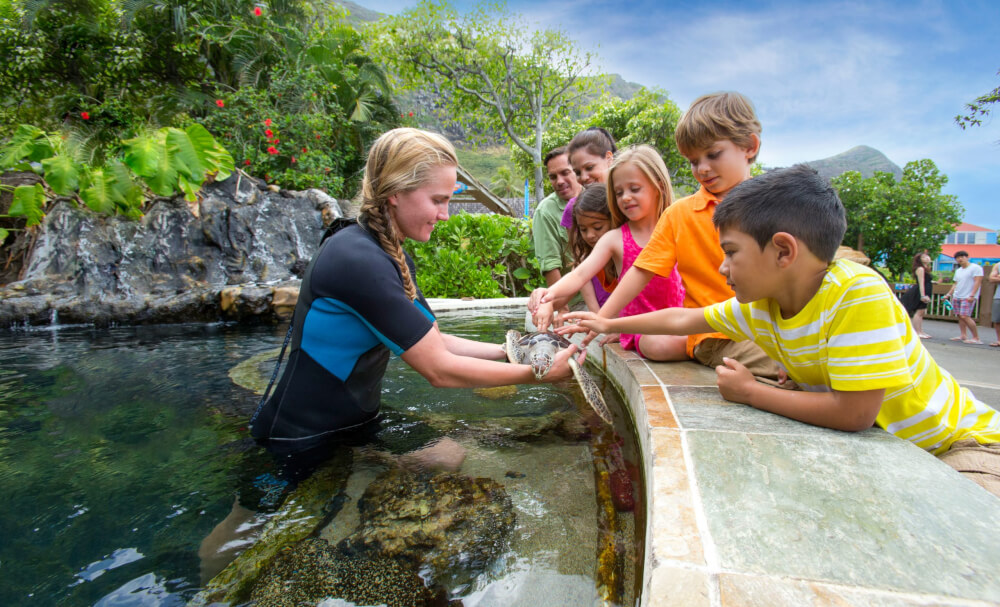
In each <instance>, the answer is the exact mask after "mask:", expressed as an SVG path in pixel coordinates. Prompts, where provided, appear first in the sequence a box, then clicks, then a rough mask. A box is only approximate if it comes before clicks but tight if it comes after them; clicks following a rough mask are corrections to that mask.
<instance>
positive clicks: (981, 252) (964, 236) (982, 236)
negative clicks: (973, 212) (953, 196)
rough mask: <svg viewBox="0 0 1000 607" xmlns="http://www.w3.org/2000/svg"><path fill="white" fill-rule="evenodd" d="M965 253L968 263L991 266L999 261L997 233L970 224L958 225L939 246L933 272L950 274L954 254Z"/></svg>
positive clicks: (999, 248)
mask: <svg viewBox="0 0 1000 607" xmlns="http://www.w3.org/2000/svg"><path fill="white" fill-rule="evenodd" d="M958 251H965V252H966V253H968V254H969V261H971V262H972V263H978V264H979V265H981V266H987V265H993V264H995V263H997V262H998V261H1000V244H997V231H996V230H991V229H989V228H984V227H981V226H975V225H972V224H971V223H960V224H958V226H957V227H956V228H955V231H954V232H952V233H951V234H948V237H947V238H945V240H944V244H943V245H941V254H940V255H938V257H937V259H935V260H934V271H935V272H951V271H953V270H954V269H955V253H957V252H958Z"/></svg>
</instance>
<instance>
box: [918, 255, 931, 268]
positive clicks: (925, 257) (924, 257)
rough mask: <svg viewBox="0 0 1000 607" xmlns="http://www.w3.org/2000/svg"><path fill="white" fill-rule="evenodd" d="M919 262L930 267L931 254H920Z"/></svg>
mask: <svg viewBox="0 0 1000 607" xmlns="http://www.w3.org/2000/svg"><path fill="white" fill-rule="evenodd" d="M920 263H922V264H924V265H925V266H927V267H930V265H931V256H930V255H921V256H920Z"/></svg>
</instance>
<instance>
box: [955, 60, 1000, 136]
mask: <svg viewBox="0 0 1000 607" xmlns="http://www.w3.org/2000/svg"><path fill="white" fill-rule="evenodd" d="M997 75H998V76H1000V71H998V72H997ZM994 103H1000V86H998V87H997V88H995V89H993V90H992V91H990V92H988V93H986V94H985V95H980V96H979V97H976V99H975V101H973V102H972V103H967V104H965V111H966V112H968V113H967V114H966V115H964V116H963V115H961V114H959V115H958V116H955V122H957V123H958V126H960V127H962V129H963V130H965V127H967V126H980V125H982V124H983V118H984V117H986V116H988V115H989V113H990V110H991V109H992V108H991V107H990V106H991V105H993V104H994Z"/></svg>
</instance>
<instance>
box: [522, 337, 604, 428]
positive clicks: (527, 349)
mask: <svg viewBox="0 0 1000 607" xmlns="http://www.w3.org/2000/svg"><path fill="white" fill-rule="evenodd" d="M570 345H571V344H570V341H569V340H568V339H566V338H565V337H563V336H562V335H558V334H556V333H553V332H552V331H538V332H535V333H528V334H527V335H524V336H522V335H521V333H520V332H519V331H515V330H513V329H511V330H510V331H507V340H506V346H505V348H504V349H505V350H506V351H507V360H509V361H510V362H512V363H522V364H528V365H531V369H532V370H533V371H534V372H535V377H536V378H538V379H541V378H542V377H544V376H545V374H546V373H548V372H549V369H550V368H551V367H552V362H553V361H554V360H555V356H556V352H558V351H559V350H561V349H563V348H568V347H570ZM569 366H570V368H571V369H573V376H574V377H575V378H576V381H577V382H578V383H579V384H580V389H581V390H582V391H583V398H584V400H586V401H587V404H588V405H590V406H591V408H593V409H594V411H595V412H596V413H597V414H598V415H599V416H600V417H601V419H603V420H604V421H606V422H607V423H609V424H610V423H611V412H610V411H608V405H607V404H606V403H605V402H604V396H603V395H601V390H600V388H598V387H597V382H595V381H594V379H593V378H592V377H590V374H589V373H587V372H586V371H584V370H583V369H582V368H581V367H580V364H579V363H578V362H576V359H574V358H570V359H569Z"/></svg>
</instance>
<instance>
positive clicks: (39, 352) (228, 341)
mask: <svg viewBox="0 0 1000 607" xmlns="http://www.w3.org/2000/svg"><path fill="white" fill-rule="evenodd" d="M484 322H485V323H486V324H484ZM517 322H518V319H515V318H507V319H503V318H501V319H499V320H498V319H496V318H494V319H491V320H488V321H484V320H483V319H468V318H465V319H452V320H449V319H447V318H446V319H443V320H442V325H443V328H444V329H445V330H448V331H450V332H453V333H456V334H459V335H464V336H467V337H478V338H484V339H490V340H493V341H496V342H498V343H499V341H500V340H501V337H502V333H503V330H504V329H505V328H507V327H509V326H516V324H517ZM283 337H284V331H283V330H282V329H276V328H270V327H268V328H263V327H259V328H247V327H235V326H224V325H181V326H159V327H131V328H113V329H102V330H97V329H92V328H72V327H70V328H59V329H48V328H46V329H35V330H30V331H25V330H22V331H13V332H4V333H2V334H0V357H2V360H3V361H4V362H3V365H2V368H0V513H2V516H0V538H2V539H0V580H2V582H0V605H5V606H7V605H9V606H14V605H129V606H130V605H137V606H138V605H143V606H148V605H182V604H184V603H185V602H186V601H187V600H188V599H190V598H191V597H192V596H193V595H194V594H195V593H196V592H197V591H198V589H199V584H200V581H199V560H198V556H197V550H198V546H199V543H200V542H201V540H202V539H203V538H204V537H205V536H206V535H207V534H208V532H209V531H211V529H212V528H213V527H214V526H215V524H216V523H218V522H219V521H220V520H222V519H223V518H224V517H225V516H226V514H228V512H229V510H230V508H231V506H232V503H233V497H234V495H235V492H236V491H238V490H239V488H240V487H245V486H246V483H247V476H248V470H252V473H253V474H257V473H260V472H262V471H264V472H266V471H267V470H268V467H269V466H270V460H269V457H268V456H267V454H266V453H264V452H263V451H262V450H260V449H257V448H256V447H254V446H253V445H252V443H249V442H248V441H247V439H246V427H245V426H246V420H247V418H248V415H249V413H250V412H251V411H252V410H253V408H254V406H255V405H256V401H257V397H256V396H254V395H253V394H251V393H249V392H247V391H246V390H244V389H242V388H239V387H237V386H235V385H234V384H233V383H232V382H231V381H230V379H229V377H228V375H227V372H228V370H229V369H230V368H232V367H233V366H234V365H236V364H237V363H239V362H240V361H242V360H244V359H246V358H247V357H249V356H251V355H253V354H256V353H258V352H262V351H266V350H270V349H273V348H275V347H276V346H278V345H280V344H281V341H282V339H283ZM383 399H384V403H385V404H387V405H389V406H393V407H397V408H399V409H401V410H406V411H410V412H412V413H414V414H416V415H419V414H420V413H421V412H426V411H449V412H451V413H453V414H455V415H459V416H463V415H466V416H469V417H470V418H471V417H475V416H479V415H482V414H483V413H484V410H485V409H489V408H491V407H502V412H503V414H504V415H528V416H530V415H539V414H544V413H546V412H549V411H551V410H553V408H561V407H567V406H570V405H569V404H568V403H569V399H568V397H567V395H566V393H565V390H559V389H553V388H550V387H541V386H540V387H532V388H527V389H525V388H522V389H521V391H520V392H519V393H518V396H517V397H516V398H511V399H508V400H506V401H503V402H502V403H500V404H497V403H496V401H485V400H484V399H482V398H479V397H476V396H475V395H474V394H473V393H472V392H471V391H465V390H436V389H433V388H431V387H430V386H429V385H428V384H427V383H426V382H425V381H423V379H422V378H420V377H419V376H418V375H417V374H416V373H415V372H413V371H412V370H411V369H409V367H407V366H406V365H404V364H402V363H401V362H400V361H399V360H398V359H394V360H393V363H392V364H391V365H390V368H389V371H388V373H387V375H386V383H385V386H384V397H383ZM515 498H516V496H515ZM516 501H517V499H515V502H516ZM550 507H555V505H550ZM554 515H555V516H557V515H558V513H556V514H554ZM519 516H520V515H519ZM521 518H522V519H525V518H530V517H525V516H521ZM527 532H530V530H528V531H527ZM595 532H596V531H595ZM633 539H634V538H633ZM507 556H508V558H507V560H509V561H512V562H515V561H518V560H519V559H518V558H516V555H515V556H514V557H511V556H510V555H507ZM584 556H585V557H586V558H593V559H595V565H594V566H595V567H596V555H584ZM520 560H523V558H522V559H520ZM491 575H492V576H493V577H494V578H495V579H496V578H498V577H503V572H499V573H498V572H497V571H493V572H491ZM466 590H469V589H466ZM481 590H482V588H480V591H481Z"/></svg>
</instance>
